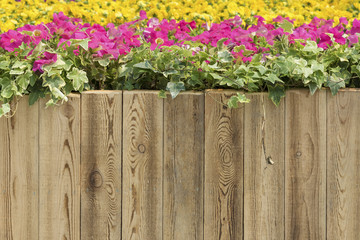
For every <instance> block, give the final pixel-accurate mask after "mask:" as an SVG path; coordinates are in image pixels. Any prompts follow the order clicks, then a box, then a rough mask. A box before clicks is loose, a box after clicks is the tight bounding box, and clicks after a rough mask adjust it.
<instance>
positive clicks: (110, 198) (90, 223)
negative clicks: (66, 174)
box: [81, 91, 122, 240]
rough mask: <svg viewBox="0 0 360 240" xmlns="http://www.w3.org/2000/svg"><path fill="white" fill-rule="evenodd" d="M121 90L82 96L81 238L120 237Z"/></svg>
mask: <svg viewBox="0 0 360 240" xmlns="http://www.w3.org/2000/svg"><path fill="white" fill-rule="evenodd" d="M121 138H122V92H121V91H111V92H110V91H109V92H107V91H105V92H104V91H89V92H84V93H83V94H82V95H81V239H109V240H110V239H116V240H119V239H121V191H122V189H121V172H122V169H121V166H122V162H121V147H122V142H121V141H122V139H121Z"/></svg>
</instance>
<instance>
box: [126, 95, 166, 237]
mask: <svg viewBox="0 0 360 240" xmlns="http://www.w3.org/2000/svg"><path fill="white" fill-rule="evenodd" d="M162 168H163V99H160V98H158V96H157V91H151V92H150V91H124V93H123V195H122V214H123V215H122V217H123V218H122V224H123V225H122V229H123V232H122V237H123V239H124V240H130V239H141V240H146V239H151V240H153V239H162V188H163V186H162V182H163V180H162Z"/></svg>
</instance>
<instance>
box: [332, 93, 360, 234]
mask: <svg viewBox="0 0 360 240" xmlns="http://www.w3.org/2000/svg"><path fill="white" fill-rule="evenodd" d="M359 93H360V92H355V91H352V92H343V91H340V92H338V94H337V95H336V96H331V93H330V92H328V96H327V110H328V111H327V156H328V163H327V239H329V240H332V239H334V240H337V239H347V240H357V239H360V232H359V229H360V208H359V199H360V150H359V143H360V129H359V119H360V109H359V107H358V104H357V103H358V102H359V100H360V94H359Z"/></svg>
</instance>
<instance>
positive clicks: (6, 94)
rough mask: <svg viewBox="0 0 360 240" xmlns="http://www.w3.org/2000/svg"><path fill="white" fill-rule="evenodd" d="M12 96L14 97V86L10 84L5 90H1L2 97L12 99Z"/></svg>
mask: <svg viewBox="0 0 360 240" xmlns="http://www.w3.org/2000/svg"><path fill="white" fill-rule="evenodd" d="M12 95H14V88H13V85H12V84H9V85H7V86H6V87H5V88H4V89H1V96H2V97H3V98H10V97H11V96H12Z"/></svg>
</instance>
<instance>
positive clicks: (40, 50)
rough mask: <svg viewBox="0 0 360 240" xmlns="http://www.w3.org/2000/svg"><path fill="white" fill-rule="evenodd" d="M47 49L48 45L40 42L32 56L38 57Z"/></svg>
mask: <svg viewBox="0 0 360 240" xmlns="http://www.w3.org/2000/svg"><path fill="white" fill-rule="evenodd" d="M45 48H46V44H45V43H43V42H39V43H38V45H37V46H36V47H35V48H34V51H33V52H32V53H31V55H32V56H38V55H39V54H41V53H42V52H43V51H44V50H45Z"/></svg>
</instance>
